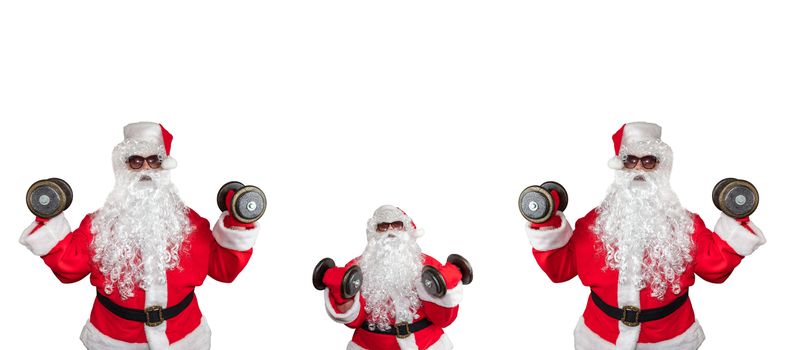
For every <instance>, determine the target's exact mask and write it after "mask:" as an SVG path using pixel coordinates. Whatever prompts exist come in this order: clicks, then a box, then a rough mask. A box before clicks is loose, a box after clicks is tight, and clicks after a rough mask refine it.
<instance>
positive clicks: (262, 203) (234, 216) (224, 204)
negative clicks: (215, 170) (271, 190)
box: [216, 181, 267, 228]
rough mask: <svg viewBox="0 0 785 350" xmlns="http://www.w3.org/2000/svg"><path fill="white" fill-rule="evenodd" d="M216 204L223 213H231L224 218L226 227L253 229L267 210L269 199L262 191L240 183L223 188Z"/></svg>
mask: <svg viewBox="0 0 785 350" xmlns="http://www.w3.org/2000/svg"><path fill="white" fill-rule="evenodd" d="M216 202H217V204H218V209H220V210H221V212H224V211H228V212H229V215H227V216H226V217H225V218H224V225H225V226H226V227H244V228H252V227H254V222H256V221H257V220H259V219H260V218H261V217H262V215H264V212H265V210H266V209H267V197H266V196H265V195H264V192H262V190H261V189H259V188H258V187H256V186H246V185H243V183H242V182H238V181H229V182H227V183H226V184H224V185H223V186H221V189H219V190H218V196H217V199H216Z"/></svg>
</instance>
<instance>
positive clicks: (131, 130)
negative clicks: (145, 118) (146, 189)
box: [123, 122, 177, 170]
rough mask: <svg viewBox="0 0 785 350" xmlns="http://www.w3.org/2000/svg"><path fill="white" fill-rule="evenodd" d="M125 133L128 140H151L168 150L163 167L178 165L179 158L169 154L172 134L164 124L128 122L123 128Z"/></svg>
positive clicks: (170, 167)
mask: <svg viewBox="0 0 785 350" xmlns="http://www.w3.org/2000/svg"><path fill="white" fill-rule="evenodd" d="M123 135H124V136H125V139H126V140H135V141H144V142H150V143H153V144H155V145H159V146H163V147H164V150H165V151H166V158H164V160H163V163H161V167H162V168H164V169H167V170H170V169H174V168H176V167H177V160H176V159H174V158H173V157H172V156H170V155H169V152H170V151H171V150H172V138H173V137H172V134H170V133H169V131H166V129H164V126H163V125H161V124H158V123H152V122H139V123H132V124H128V125H126V126H125V127H124V128H123Z"/></svg>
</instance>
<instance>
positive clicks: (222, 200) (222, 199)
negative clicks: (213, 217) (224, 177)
mask: <svg viewBox="0 0 785 350" xmlns="http://www.w3.org/2000/svg"><path fill="white" fill-rule="evenodd" d="M243 186H245V185H243V183H242V182H239V181H229V182H227V183H225V184H224V185H223V186H221V189H220V190H218V196H217V197H216V203H217V204H218V209H220V210H221V212H222V213H223V212H225V211H226V195H227V194H228V193H229V191H231V190H235V191H237V190H239V189H241V188H243Z"/></svg>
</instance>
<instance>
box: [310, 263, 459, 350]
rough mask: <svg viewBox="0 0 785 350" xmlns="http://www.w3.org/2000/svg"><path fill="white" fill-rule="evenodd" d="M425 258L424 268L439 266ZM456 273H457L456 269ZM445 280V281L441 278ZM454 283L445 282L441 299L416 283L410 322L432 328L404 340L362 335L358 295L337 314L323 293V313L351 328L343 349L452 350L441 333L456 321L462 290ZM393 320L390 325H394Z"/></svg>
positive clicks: (361, 300)
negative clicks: (414, 309)
mask: <svg viewBox="0 0 785 350" xmlns="http://www.w3.org/2000/svg"><path fill="white" fill-rule="evenodd" d="M423 257H424V258H425V261H424V264H425V265H431V266H435V267H441V266H442V264H441V263H439V262H438V261H437V260H436V259H434V258H432V257H430V256H428V255H425V254H423ZM358 259H359V258H357V259H354V260H352V261H351V262H349V263H348V264H346V267H347V268H348V267H350V266H352V265H355V264H357V260H358ZM456 270H457V269H456ZM445 280H451V279H448V278H447V277H446V276H445ZM452 280H454V282H453V283H452V284H451V283H450V282H449V281H448V285H447V288H448V289H447V294H445V296H443V297H442V298H433V297H431V296H430V295H429V294H428V293H427V292H426V291H425V289H424V287H423V286H422V283H417V294H418V295H419V297H420V300H421V301H422V304H421V306H420V308H419V309H418V310H417V312H416V318H415V319H414V321H413V322H417V321H419V320H422V319H427V320H429V321H431V322H432V323H433V324H432V325H430V326H428V327H427V328H425V329H422V330H420V331H418V332H416V333H412V334H411V335H410V336H409V337H407V338H403V339H400V338H397V337H396V336H395V335H386V334H377V333H371V332H369V331H366V330H364V329H362V328H360V326H361V325H362V324H363V322H364V321H365V320H366V316H367V314H366V312H365V298H363V297H362V295H361V294H362V293H357V295H356V296H355V299H354V304H353V305H352V307H351V308H350V309H349V310H347V311H346V312H344V313H340V312H339V311H338V310H337V309H336V304H335V300H333V298H332V296H330V291H329V288H327V289H325V291H324V301H325V307H326V308H327V313H328V315H330V317H331V318H332V319H333V320H335V321H336V322H339V323H343V324H345V325H346V326H347V327H350V328H354V329H355V331H354V336H353V337H352V341H351V342H349V346H348V347H347V349H349V350H355V349H370V350H393V349H395V350H397V349H405V350H418V349H419V350H425V349H430V350H446V349H452V343H451V342H450V339H449V338H447V335H446V334H444V331H443V330H442V329H443V328H444V327H447V326H449V325H450V324H451V323H452V322H453V321H455V318H456V317H458V304H459V303H460V301H461V298H462V296H463V286H462V285H461V284H460V283H456V282H457V281H458V280H460V278H458V279H457V280H456V279H452ZM394 324H395V321H394V320H393V321H392V323H391V325H394Z"/></svg>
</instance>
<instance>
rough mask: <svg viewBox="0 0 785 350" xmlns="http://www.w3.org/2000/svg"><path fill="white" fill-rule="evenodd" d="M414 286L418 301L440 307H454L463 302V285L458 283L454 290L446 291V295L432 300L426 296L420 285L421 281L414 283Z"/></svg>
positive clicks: (428, 295) (429, 296)
mask: <svg viewBox="0 0 785 350" xmlns="http://www.w3.org/2000/svg"><path fill="white" fill-rule="evenodd" d="M416 286H417V295H419V296H420V300H422V301H427V302H430V303H434V304H436V305H439V306H441V307H446V308H451V307H456V306H458V304H460V303H461V300H463V284H460V283H458V285H457V286H455V288H453V289H449V290H447V293H446V294H444V296H443V297H441V298H434V297H432V296H431V295H430V294H428V292H426V291H425V286H423V285H422V281H420V282H419V283H416Z"/></svg>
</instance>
